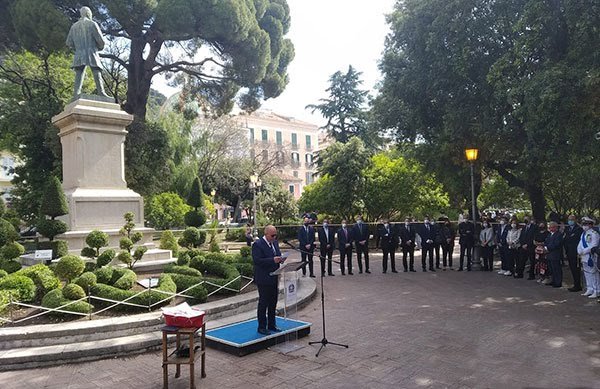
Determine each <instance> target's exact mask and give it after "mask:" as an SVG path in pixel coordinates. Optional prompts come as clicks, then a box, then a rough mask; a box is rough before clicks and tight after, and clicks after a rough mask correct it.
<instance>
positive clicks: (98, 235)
mask: <svg viewBox="0 0 600 389" xmlns="http://www.w3.org/2000/svg"><path fill="white" fill-rule="evenodd" d="M85 243H86V244H87V245H88V246H89V247H90V248H92V249H94V251H95V255H94V256H93V257H92V258H94V257H97V256H98V255H100V248H102V247H106V246H108V243H109V239H108V234H107V233H106V232H102V231H100V230H93V231H91V232H90V233H89V234H88V236H87V237H86V238H85Z"/></svg>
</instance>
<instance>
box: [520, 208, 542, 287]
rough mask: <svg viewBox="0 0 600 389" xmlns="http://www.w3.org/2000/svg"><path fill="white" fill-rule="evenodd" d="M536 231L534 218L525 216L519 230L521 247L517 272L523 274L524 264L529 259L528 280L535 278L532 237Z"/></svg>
mask: <svg viewBox="0 0 600 389" xmlns="http://www.w3.org/2000/svg"><path fill="white" fill-rule="evenodd" d="M536 231H537V225H536V224H535V219H534V218H533V217H530V216H525V226H524V227H523V230H522V231H521V242H520V244H521V249H520V250H519V251H520V253H519V264H518V265H517V274H520V275H523V273H524V271H525V264H526V263H527V262H528V261H529V276H528V278H527V279H528V280H535V245H534V244H533V238H534V236H535V233H536Z"/></svg>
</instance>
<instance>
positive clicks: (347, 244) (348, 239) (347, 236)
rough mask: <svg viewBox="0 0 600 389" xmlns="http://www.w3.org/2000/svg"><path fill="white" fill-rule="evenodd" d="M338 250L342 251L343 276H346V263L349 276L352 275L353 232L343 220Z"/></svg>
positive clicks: (338, 234)
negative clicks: (345, 263) (346, 263)
mask: <svg viewBox="0 0 600 389" xmlns="http://www.w3.org/2000/svg"><path fill="white" fill-rule="evenodd" d="M337 238H338V249H339V250H340V271H341V272H342V275H344V274H346V269H345V266H344V261H347V262H348V274H349V275H352V274H353V273H352V232H351V231H350V229H349V228H348V225H347V224H346V220H342V226H341V227H340V229H339V230H337Z"/></svg>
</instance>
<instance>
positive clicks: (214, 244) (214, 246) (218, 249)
mask: <svg viewBox="0 0 600 389" xmlns="http://www.w3.org/2000/svg"><path fill="white" fill-rule="evenodd" d="M208 251H210V252H211V253H220V252H221V247H220V246H219V243H218V242H217V241H216V240H213V241H212V242H210V245H209V246H208Z"/></svg>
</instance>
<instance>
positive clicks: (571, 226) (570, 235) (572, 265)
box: [564, 215, 583, 292]
mask: <svg viewBox="0 0 600 389" xmlns="http://www.w3.org/2000/svg"><path fill="white" fill-rule="evenodd" d="M582 220H583V219H582ZM564 234H565V253H566V254H567V261H569V269H570V270H571V274H572V275H573V287H572V288H569V292H579V291H581V269H580V268H579V260H578V257H577V247H578V245H579V243H580V241H581V234H583V229H582V228H581V226H579V224H577V219H576V218H575V216H574V215H570V216H569V219H568V221H567V226H566V227H565V232H564Z"/></svg>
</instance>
